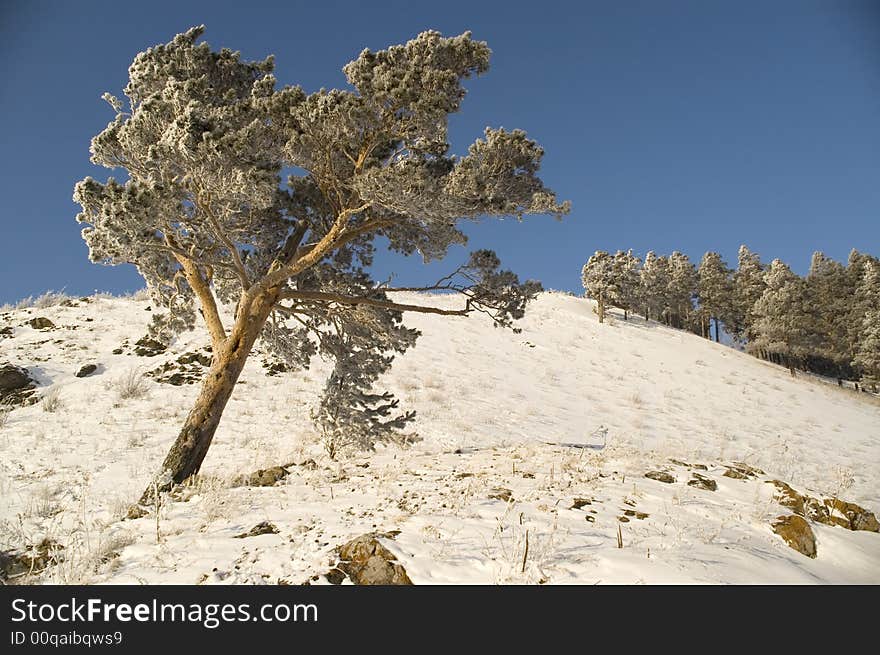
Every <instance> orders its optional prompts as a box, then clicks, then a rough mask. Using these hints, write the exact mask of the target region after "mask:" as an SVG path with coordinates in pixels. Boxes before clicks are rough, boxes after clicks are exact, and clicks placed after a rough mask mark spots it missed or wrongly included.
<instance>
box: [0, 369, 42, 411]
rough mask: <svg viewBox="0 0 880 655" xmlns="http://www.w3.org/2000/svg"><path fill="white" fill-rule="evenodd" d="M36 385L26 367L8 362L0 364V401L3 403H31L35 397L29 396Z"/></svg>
mask: <svg viewBox="0 0 880 655" xmlns="http://www.w3.org/2000/svg"><path fill="white" fill-rule="evenodd" d="M36 386H37V383H36V380H34V379H33V378H31V376H30V375H29V374H28V372H27V369H24V368H21V367H19V366H15V365H14V364H9V363H6V364H3V365H0V402H2V403H3V404H4V405H28V404H33V403H34V402H36V398H35V397H34V398H31V396H33V393H34V388H35V387H36Z"/></svg>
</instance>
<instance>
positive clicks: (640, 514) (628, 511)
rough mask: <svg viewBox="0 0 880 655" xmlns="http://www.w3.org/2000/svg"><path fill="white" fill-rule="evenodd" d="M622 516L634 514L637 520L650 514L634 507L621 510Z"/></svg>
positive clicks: (643, 518) (642, 519)
mask: <svg viewBox="0 0 880 655" xmlns="http://www.w3.org/2000/svg"><path fill="white" fill-rule="evenodd" d="M623 515H624V516H635V517H636V518H637V519H638V520H639V521H644V520H645V519H646V518H648V517H649V516H650V514H646V513H645V512H637V511H635V510H634V509H625V510H623Z"/></svg>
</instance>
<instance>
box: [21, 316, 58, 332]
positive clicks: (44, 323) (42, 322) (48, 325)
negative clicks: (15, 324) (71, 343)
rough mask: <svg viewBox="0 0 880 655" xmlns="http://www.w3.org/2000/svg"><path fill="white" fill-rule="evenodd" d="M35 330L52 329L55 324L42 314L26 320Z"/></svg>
mask: <svg viewBox="0 0 880 655" xmlns="http://www.w3.org/2000/svg"><path fill="white" fill-rule="evenodd" d="M27 324H28V325H30V326H31V327H32V328H34V329H35V330H52V329H54V328H55V324H54V323H53V322H52V321H50V320H49V319H48V318H46V317H44V316H37V317H35V318H32V319H31V320H29V321H28V322H27Z"/></svg>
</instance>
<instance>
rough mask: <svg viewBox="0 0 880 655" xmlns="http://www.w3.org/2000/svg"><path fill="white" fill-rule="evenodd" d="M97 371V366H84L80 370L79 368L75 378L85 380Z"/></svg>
mask: <svg viewBox="0 0 880 655" xmlns="http://www.w3.org/2000/svg"><path fill="white" fill-rule="evenodd" d="M97 370H98V366H97V365H96V364H86V365H85V366H83V367H82V368H80V369H79V370H78V371H77V372H76V373H75V375H76V377H78V378H85V377H88V376H90V375H91V374H92V373H94V372H95V371H97Z"/></svg>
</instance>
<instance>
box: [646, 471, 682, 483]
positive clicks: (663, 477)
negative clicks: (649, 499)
mask: <svg viewBox="0 0 880 655" xmlns="http://www.w3.org/2000/svg"><path fill="white" fill-rule="evenodd" d="M645 477H646V478H650V479H652V480H657V482H665V483H666V484H672V483H673V482H675V477H674V476H672V475H671V474H669V473H667V472H666V471H648V472H647V473H645Z"/></svg>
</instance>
